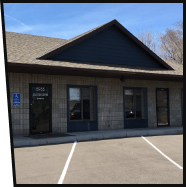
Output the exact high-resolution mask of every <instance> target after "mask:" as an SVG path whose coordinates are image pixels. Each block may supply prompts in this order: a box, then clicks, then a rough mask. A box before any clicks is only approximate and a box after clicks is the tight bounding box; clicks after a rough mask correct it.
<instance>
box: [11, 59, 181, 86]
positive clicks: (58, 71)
mask: <svg viewBox="0 0 186 187" xmlns="http://www.w3.org/2000/svg"><path fill="white" fill-rule="evenodd" d="M8 72H13V73H33V74H47V75H70V76H85V77H101V78H119V79H120V78H121V77H122V76H123V77H125V78H126V79H141V80H158V81H178V82H183V75H170V74H155V73H142V72H127V71H117V70H99V69H88V68H75V67H73V68H72V67H61V66H48V65H38V64H21V63H10V62H9V63H8Z"/></svg>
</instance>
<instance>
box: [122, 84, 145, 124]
mask: <svg viewBox="0 0 186 187" xmlns="http://www.w3.org/2000/svg"><path fill="white" fill-rule="evenodd" d="M142 89H144V90H145V93H146V99H145V102H146V111H145V112H146V115H145V118H136V116H135V118H126V116H125V90H142ZM147 98H148V96H147V88H146V87H123V113H124V121H125V120H148V105H147ZM135 110H136V107H135Z"/></svg>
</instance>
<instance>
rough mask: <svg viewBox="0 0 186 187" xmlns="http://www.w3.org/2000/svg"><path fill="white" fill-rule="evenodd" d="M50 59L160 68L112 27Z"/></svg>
mask: <svg viewBox="0 0 186 187" xmlns="http://www.w3.org/2000/svg"><path fill="white" fill-rule="evenodd" d="M51 58H52V59H61V60H75V61H85V62H99V63H108V64H123V65H133V66H145V67H153V68H162V66H161V65H159V64H158V63H157V62H156V61H155V60H154V59H152V58H151V57H149V56H148V55H147V54H146V53H145V52H144V51H142V50H141V49H140V48H138V47H137V46H136V45H135V44H133V43H132V42H131V41H130V40H129V39H128V38H127V37H125V36H124V35H122V34H121V33H120V32H119V31H118V30H116V29H115V28H114V27H113V26H112V27H109V28H107V29H105V30H103V31H101V32H99V33H97V34H96V35H94V36H92V37H90V38H87V39H85V40H84V41H82V42H80V43H78V44H76V45H74V46H72V47H70V48H68V49H66V50H64V51H62V52H60V53H58V54H55V55H53V56H52V57H51Z"/></svg>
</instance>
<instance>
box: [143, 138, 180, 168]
mask: <svg viewBox="0 0 186 187" xmlns="http://www.w3.org/2000/svg"><path fill="white" fill-rule="evenodd" d="M141 137H142V138H143V139H144V140H145V141H146V142H148V143H149V144H150V145H151V146H152V147H154V149H156V150H157V151H158V152H159V153H161V154H162V155H163V156H164V157H165V158H167V159H168V160H169V161H171V162H172V163H173V164H175V165H176V166H177V167H179V168H180V169H183V167H181V166H180V165H178V164H177V163H176V162H174V161H173V160H172V159H170V158H169V157H168V156H166V155H165V154H164V153H162V152H161V151H160V150H159V149H158V148H157V147H156V146H154V145H153V144H152V143H150V142H149V141H148V140H147V139H146V138H145V137H143V136H141Z"/></svg>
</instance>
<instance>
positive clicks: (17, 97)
mask: <svg viewBox="0 0 186 187" xmlns="http://www.w3.org/2000/svg"><path fill="white" fill-rule="evenodd" d="M20 98H21V94H19V93H16V94H13V105H20V103H21V99H20Z"/></svg>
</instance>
